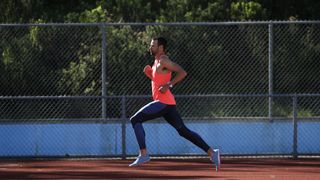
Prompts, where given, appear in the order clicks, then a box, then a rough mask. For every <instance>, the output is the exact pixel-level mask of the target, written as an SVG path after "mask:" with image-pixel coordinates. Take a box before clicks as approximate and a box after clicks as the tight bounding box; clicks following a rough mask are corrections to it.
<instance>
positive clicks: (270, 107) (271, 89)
mask: <svg viewBox="0 0 320 180" xmlns="http://www.w3.org/2000/svg"><path fill="white" fill-rule="evenodd" d="M268 27H269V29H268V31H269V121H270V122H272V101H273V97H272V94H273V64H272V62H273V23H272V21H270V22H269V25H268Z"/></svg>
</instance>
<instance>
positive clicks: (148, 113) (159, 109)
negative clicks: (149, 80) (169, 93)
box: [133, 101, 168, 122]
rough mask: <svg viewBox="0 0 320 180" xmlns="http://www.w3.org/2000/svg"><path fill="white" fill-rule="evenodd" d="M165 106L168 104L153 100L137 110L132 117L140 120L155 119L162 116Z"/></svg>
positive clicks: (165, 109)
mask: <svg viewBox="0 0 320 180" xmlns="http://www.w3.org/2000/svg"><path fill="white" fill-rule="evenodd" d="M167 107H168V105H166V104H163V103H161V102H159V101H153V102H151V103H149V104H147V105H145V106H143V107H142V108H141V109H140V110H139V111H138V112H136V113H135V114H134V115H133V117H136V118H137V119H139V121H141V122H144V121H148V120H151V119H155V118H158V117H161V116H163V115H164V114H165V113H166V111H167Z"/></svg>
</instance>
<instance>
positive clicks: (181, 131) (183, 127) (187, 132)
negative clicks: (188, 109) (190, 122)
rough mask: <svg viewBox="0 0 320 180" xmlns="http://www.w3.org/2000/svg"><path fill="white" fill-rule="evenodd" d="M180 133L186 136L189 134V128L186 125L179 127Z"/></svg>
mask: <svg viewBox="0 0 320 180" xmlns="http://www.w3.org/2000/svg"><path fill="white" fill-rule="evenodd" d="M177 131H178V133H179V135H180V136H182V137H186V136H187V135H188V134H189V129H188V128H187V127H186V126H182V127H180V128H179V129H177Z"/></svg>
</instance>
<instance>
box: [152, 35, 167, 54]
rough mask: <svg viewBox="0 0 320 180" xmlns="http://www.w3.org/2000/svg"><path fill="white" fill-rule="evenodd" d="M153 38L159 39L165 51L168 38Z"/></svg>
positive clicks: (159, 43)
mask: <svg viewBox="0 0 320 180" xmlns="http://www.w3.org/2000/svg"><path fill="white" fill-rule="evenodd" d="M153 40H158V46H160V45H162V46H163V50H164V51H165V50H166V49H167V40H166V39H165V38H163V37H157V38H153Z"/></svg>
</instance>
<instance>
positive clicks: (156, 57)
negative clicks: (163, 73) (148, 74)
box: [155, 52, 165, 59]
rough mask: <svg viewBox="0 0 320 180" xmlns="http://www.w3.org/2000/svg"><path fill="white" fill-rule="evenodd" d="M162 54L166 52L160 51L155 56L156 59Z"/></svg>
mask: <svg viewBox="0 0 320 180" xmlns="http://www.w3.org/2000/svg"><path fill="white" fill-rule="evenodd" d="M162 55H165V53H164V52H161V53H158V54H157V55H156V56H155V58H156V59H159V58H160V56H162Z"/></svg>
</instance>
